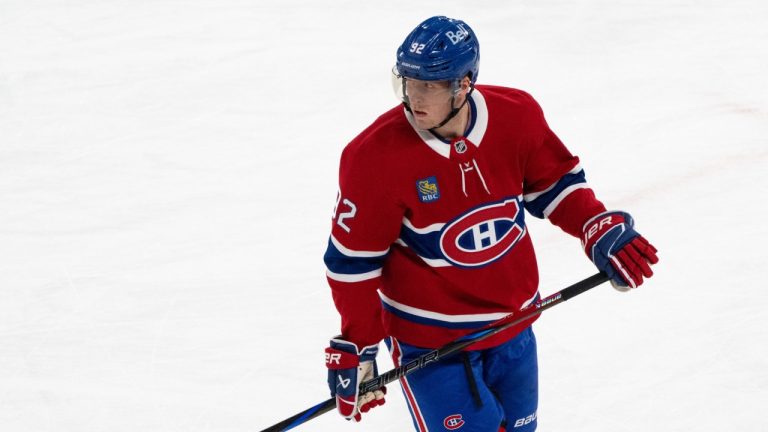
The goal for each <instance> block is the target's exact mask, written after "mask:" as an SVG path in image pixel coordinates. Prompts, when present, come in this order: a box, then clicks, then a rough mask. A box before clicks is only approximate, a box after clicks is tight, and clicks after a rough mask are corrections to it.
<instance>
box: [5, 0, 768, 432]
mask: <svg viewBox="0 0 768 432" xmlns="http://www.w3.org/2000/svg"><path fill="white" fill-rule="evenodd" d="M435 14H446V15H449V16H454V17H459V18H463V19H464V20H466V21H467V22H469V23H470V25H472V26H473V28H474V29H475V31H476V32H477V34H478V37H479V40H480V42H481V44H482V66H481V69H480V78H479V81H480V83H487V84H499V85H507V86H512V87H517V88H521V89H524V90H526V91H528V92H530V93H532V94H533V95H534V96H535V97H536V98H537V99H538V101H539V102H540V103H541V105H542V106H543V108H544V111H545V113H546V115H547V118H548V120H549V122H550V125H551V126H552V128H553V129H554V130H555V131H556V132H557V133H558V135H559V136H560V137H561V138H562V139H563V141H564V142H565V143H566V144H567V145H568V146H569V148H570V149H571V150H572V151H573V152H574V153H576V154H578V155H579V156H580V157H581V159H582V164H583V166H584V167H585V168H586V172H587V176H588V180H589V182H590V184H591V185H592V187H593V188H594V189H595V190H596V191H597V193H598V196H599V197H600V198H601V199H602V200H603V201H604V202H605V203H606V204H607V205H608V207H609V208H615V209H625V210H627V211H629V212H631V213H632V214H633V215H634V216H635V219H636V220H637V229H638V230H639V231H640V232H641V233H643V234H644V235H645V236H646V237H647V238H648V239H650V240H651V241H652V242H653V243H655V244H656V246H657V247H658V248H659V255H660V257H661V262H660V264H659V265H658V266H656V268H655V270H656V276H655V277H654V278H653V279H652V280H651V281H649V282H648V283H647V284H646V285H644V286H643V287H642V288H641V289H639V290H636V291H635V292H631V293H629V294H620V293H618V292H615V291H614V290H613V289H611V288H610V287H609V286H608V285H604V286H601V287H599V288H597V289H595V290H592V291H590V292H588V293H585V294H584V295H582V296H580V297H577V298H576V299H573V300H572V301H570V302H568V303H565V304H563V305H561V306H558V307H556V308H554V309H552V310H550V311H547V312H546V313H545V314H544V315H543V316H542V318H541V319H540V320H539V322H538V323H537V324H536V326H535V330H536V332H537V335H538V340H539V355H540V366H541V400H540V409H539V416H540V429H539V430H541V431H612V432H613V431H702V432H703V431H726V430H727V431H768V420H766V417H765V414H764V411H765V409H766V407H768V360H767V359H766V356H767V355H768V348H767V346H768V322H767V321H768V320H767V319H766V318H768V284H767V283H766V282H765V280H766V278H765V275H766V271H768V262H767V261H766V258H767V255H768V254H766V245H765V243H766V242H767V241H768V229H767V228H766V224H767V222H766V217H765V212H766V210H768V205H766V199H768V198H767V196H766V193H767V192H768V191H767V190H766V181H768V178H767V177H768V138H766V137H767V136H768V84H767V83H768V25H766V23H768V3H766V2H765V1H761V0H753V1H744V0H732V1H727V0H718V1H714V0H701V1H693V0H667V1H662V0H648V1H628V0H617V1H600V0H584V1H564V0H541V1H534V0H525V1H478V2H465V1H462V2H460V1H402V0H390V1H387V2H375V1H370V2H364V1H328V2H319V1H309V0H304V1H300V0H287V1H277V0H271V1H245V0H218V1H214V0H190V1H172V0H157V1H117V0H101V1H95V0H61V1H52V0H0V431H3V432H6V431H13V432H30V431H35V432H36V431H40V432H43V431H55V432H61V431H76V432H86V431H94V432H95V431H99V432H101V431H109V432H120V431H125V432H136V431H168V432H172V431H179V432H181V431H184V432H192V431H259V430H261V429H263V428H265V427H267V426H269V425H271V424H273V423H275V422H277V421H279V420H282V419H283V418H286V417H288V416H290V415H292V414H294V413H296V412H299V411H301V410H303V409H305V408H308V407H309V406H311V405H313V404H315V403H318V402H321V401H323V400H325V399H326V398H327V396H328V392H327V388H326V384H325V366H324V365H323V358H322V351H323V349H324V347H325V346H326V343H327V340H328V338H329V337H330V336H332V335H334V334H335V333H336V332H337V331H338V316H337V314H336V311H335V309H334V307H333V304H332V301H331V298H330V295H329V289H328V288H327V286H326V282H325V277H324V267H323V263H322V259H321V258H322V254H323V252H324V250H325V246H326V241H327V235H328V232H329V229H330V216H331V210H332V208H333V204H334V199H335V196H336V172H337V164H338V157H339V154H340V151H341V149H342V148H343V146H344V145H345V144H346V143H347V142H348V141H349V140H350V139H352V138H353V137H354V136H355V135H356V134H357V133H358V132H360V131H361V130H362V129H363V128H364V127H365V126H367V125H368V124H369V123H370V122H372V121H373V120H374V119H375V118H376V116H377V115H379V114H380V113H381V112H383V111H385V110H387V109H388V108H390V107H392V106H394V105H395V104H396V101H395V99H394V97H393V96H392V94H391V90H390V84H389V70H390V68H391V66H392V65H393V63H394V52H395V49H396V46H397V45H398V44H399V43H400V41H402V39H403V37H404V36H405V35H406V34H407V33H408V31H410V30H411V29H412V28H413V27H414V26H415V25H416V24H418V23H419V22H420V21H421V20H422V19H424V18H426V17H428V16H431V15H435ZM528 220H529V223H530V227H531V228H530V231H531V235H532V237H533V240H534V244H535V245H536V247H537V252H538V256H539V259H540V272H541V290H542V293H543V294H544V295H547V294H550V293H552V292H554V291H556V290H558V289H560V288H562V287H564V286H566V285H568V284H570V283H572V282H575V281H577V280H579V279H582V278H584V277H586V276H589V275H591V274H592V273H594V271H595V270H594V268H593V267H592V265H591V263H589V261H588V260H587V259H586V258H585V257H584V256H583V254H582V252H581V250H580V248H579V243H578V241H577V240H576V239H573V238H570V237H568V236H567V235H565V234H563V233H562V232H561V231H560V230H559V229H557V228H555V227H553V226H551V225H550V224H549V223H548V222H546V221H543V222H542V221H538V220H534V218H532V217H529V218H528ZM382 346H383V345H382ZM380 366H381V367H382V369H389V368H390V367H391V362H390V361H388V360H387V356H386V355H381V356H380ZM390 390H391V391H390V393H389V394H390V396H389V398H388V404H387V405H385V406H384V407H382V408H379V409H377V410H376V411H375V412H373V413H372V414H371V415H370V416H367V418H366V419H365V421H364V423H362V424H360V425H355V424H351V423H348V422H345V421H343V420H340V419H339V418H337V416H336V415H335V414H333V413H329V414H326V415H324V416H322V417H320V418H318V419H315V420H312V421H311V422H309V423H307V424H305V425H304V426H303V427H302V428H301V429H296V430H306V431H352V430H360V431H363V430H365V431H407V430H411V429H410V428H411V423H410V418H409V416H408V414H407V409H406V407H405V404H404V400H403V397H402V394H401V393H400V390H399V388H398V386H397V385H392V386H391V387H390Z"/></svg>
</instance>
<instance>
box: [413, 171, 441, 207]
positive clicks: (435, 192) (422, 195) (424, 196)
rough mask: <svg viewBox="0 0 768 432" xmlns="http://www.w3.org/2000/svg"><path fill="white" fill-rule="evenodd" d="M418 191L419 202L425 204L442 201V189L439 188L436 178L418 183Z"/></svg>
mask: <svg viewBox="0 0 768 432" xmlns="http://www.w3.org/2000/svg"><path fill="white" fill-rule="evenodd" d="M416 189H417V190H418V191H419V200H420V201H421V202H423V203H428V202H433V201H437V200H438V199H440V189H439V188H438V187H437V177H435V176H432V177H427V178H425V179H421V180H419V181H417V182H416Z"/></svg>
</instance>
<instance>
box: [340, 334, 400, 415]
mask: <svg viewBox="0 0 768 432" xmlns="http://www.w3.org/2000/svg"><path fill="white" fill-rule="evenodd" d="M378 352H379V346H378V345H370V346H367V347H363V348H362V349H358V348H357V345H355V344H354V343H352V342H348V341H345V340H344V339H341V336H337V337H336V338H333V339H331V346H330V347H328V348H326V349H325V365H326V366H327V367H328V387H329V388H330V390H331V397H336V409H337V410H338V411H339V414H341V415H342V416H343V417H344V418H345V419H347V420H355V421H356V422H359V421H360V420H361V416H360V413H365V412H368V410H370V409H371V408H375V407H377V406H379V405H384V395H385V394H386V393H387V388H386V387H381V388H380V389H378V390H375V391H372V392H368V393H366V394H363V395H361V394H358V393H359V392H358V390H359V388H360V383H362V382H364V381H368V380H370V379H373V378H374V377H376V376H377V375H378V369H377V368H376V354H377V353H378Z"/></svg>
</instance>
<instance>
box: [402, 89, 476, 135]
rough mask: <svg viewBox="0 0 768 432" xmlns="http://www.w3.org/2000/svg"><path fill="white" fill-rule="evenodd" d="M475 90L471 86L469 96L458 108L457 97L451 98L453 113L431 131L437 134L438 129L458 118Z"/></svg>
mask: <svg viewBox="0 0 768 432" xmlns="http://www.w3.org/2000/svg"><path fill="white" fill-rule="evenodd" d="M474 89H475V86H473V85H471V84H470V86H469V91H468V92H467V95H466V96H465V97H464V102H462V103H461V105H460V106H459V107H458V108H454V107H453V104H454V102H456V95H453V96H451V112H449V113H448V115H447V116H445V118H444V119H443V121H441V122H440V124H438V125H437V126H434V127H432V128H430V129H429V131H430V132H432V133H437V132H436V129H440V128H441V127H443V126H445V124H446V123H448V122H449V121H451V119H453V118H454V117H456V114H458V113H459V111H461V109H462V108H464V105H466V104H467V101H468V100H469V96H470V95H471V94H472V91H473V90H474ZM409 108H410V107H409Z"/></svg>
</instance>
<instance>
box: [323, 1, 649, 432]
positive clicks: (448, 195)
mask: <svg viewBox="0 0 768 432" xmlns="http://www.w3.org/2000/svg"><path fill="white" fill-rule="evenodd" d="M479 59H480V54H479V44H478V40H477V37H476V36H475V33H474V32H473V31H472V29H471V28H470V27H469V26H468V25H467V24H466V23H464V22H462V21H460V20H455V19H450V18H447V17H443V16H436V17H432V18H429V19H427V20H426V21H424V22H423V23H421V24H419V26H418V27H416V28H415V29H414V30H413V31H412V32H411V33H410V34H409V35H408V36H407V37H406V39H405V41H404V42H403V43H402V45H401V46H400V47H399V49H398V50H397V62H396V65H395V67H394V68H393V75H394V78H393V82H394V84H395V88H396V92H397V96H398V97H399V98H400V99H401V101H402V106H398V107H396V108H393V109H391V110H389V111H388V112H386V113H384V114H383V115H382V116H381V117H379V118H378V119H377V120H376V121H375V122H374V123H373V124H371V125H370V126H369V127H368V128H367V129H365V130H364V131H363V132H362V133H361V134H360V135H358V136H357V137H356V138H355V139H354V140H352V142H350V143H349V144H348V145H347V146H346V148H345V149H344V152H343V154H342V156H341V162H340V169H339V188H340V191H339V195H338V197H337V202H336V208H335V210H334V217H333V228H332V231H331V236H330V239H329V242H328V249H327V252H326V254H325V263H326V265H327V269H328V271H327V277H328V282H329V284H330V286H331V291H332V295H333V300H334V302H335V305H336V308H337V309H338V311H339V313H340V314H341V335H339V336H337V337H335V338H333V339H332V340H331V342H330V347H329V348H328V349H327V350H326V366H327V367H328V383H329V386H330V389H331V393H332V395H335V397H336V402H337V408H338V411H339V412H340V413H341V415H342V416H344V417H345V418H347V419H355V420H357V421H359V420H360V418H361V414H360V413H365V412H367V411H368V410H369V409H370V408H372V407H375V406H377V405H380V404H383V403H384V395H385V389H384V388H382V389H380V390H378V391H375V392H371V393H368V394H358V391H357V389H358V385H359V383H360V382H362V381H364V380H367V379H370V378H373V377H374V376H375V374H376V373H377V371H376V363H375V357H376V354H377V351H378V344H379V342H380V341H381V340H384V341H385V343H386V345H387V346H388V348H389V350H390V353H391V355H392V358H393V360H394V363H395V365H396V366H399V365H400V364H402V363H407V362H408V361H409V360H412V359H413V358H415V357H417V356H419V355H420V354H423V353H425V352H426V351H427V350H429V349H433V348H437V347H439V346H441V345H444V344H446V343H447V342H450V341H452V340H454V339H457V338H458V337H460V336H462V335H463V334H466V333H468V332H469V331H471V330H472V329H476V328H478V327H481V326H484V325H486V324H488V323H490V322H493V321H495V320H497V319H500V318H501V317H503V316H505V315H507V314H509V313H512V312H515V311H518V310H520V309H521V308H524V307H525V306H527V305H529V304H531V303H532V302H534V301H535V300H536V299H537V298H538V296H539V293H538V288H537V285H538V270H537V267H536V258H535V256H534V251H533V246H532V244H531V238H530V235H529V234H528V231H527V229H526V224H525V217H524V210H526V211H527V212H528V213H529V214H530V215H532V216H534V217H537V218H548V219H549V220H550V221H551V222H552V223H553V224H555V225H557V226H558V227H560V228H561V229H562V230H563V231H565V232H566V233H568V234H571V235H573V236H575V237H578V238H580V239H581V241H582V245H583V248H584V251H585V252H586V254H587V256H588V257H589V258H590V259H591V260H592V261H593V262H594V264H595V265H596V266H597V268H598V269H600V270H602V271H604V272H606V273H607V274H608V275H609V276H610V277H611V281H612V283H613V284H614V286H615V287H617V288H618V289H621V290H625V289H629V288H636V287H638V286H639V285H640V284H642V283H643V279H644V278H648V277H650V276H651V275H652V274H653V272H652V271H651V268H650V264H654V263H656V262H657V261H658V259H657V257H656V249H655V248H654V247H653V246H651V245H650V244H649V243H648V242H647V241H646V240H645V239H644V238H643V237H642V236H640V234H638V233H637V232H636V231H635V230H634V228H633V225H634V223H633V219H632V218H631V217H630V216H629V214H627V213H625V212H621V211H606V209H605V207H604V206H603V204H602V203H601V202H600V201H598V200H597V198H596V197H595V194H594V193H593V191H592V190H591V189H590V188H589V186H588V184H587V183H586V180H585V176H584V170H583V169H582V167H581V165H580V163H579V159H578V158H577V157H576V156H573V155H572V154H571V153H570V152H569V151H568V150H567V149H566V147H565V146H564V145H563V143H562V142H561V141H560V140H559V139H558V137H557V136H556V135H555V134H554V133H553V132H552V131H551V130H550V129H549V127H548V126H547V123H546V121H545V120H544V116H543V114H542V110H541V108H540V107H539V105H538V104H537V103H536V101H535V100H534V99H533V98H532V97H531V96H530V95H528V94H527V93H525V92H523V91H520V90H516V89H511V88H504V87H496V86H487V85H476V82H477V76H478V64H479ZM533 321H534V319H531V320H530V321H528V322H525V323H523V324H520V325H518V326H516V327H513V328H511V329H509V330H507V331H505V332H501V333H500V334H497V335H495V336H493V337H491V338H489V339H486V340H484V341H482V342H479V343H477V344H476V345H472V346H470V348H469V349H468V350H466V351H464V352H462V353H461V354H459V355H456V356H453V357H451V358H447V359H443V360H441V361H440V362H439V363H436V364H434V365H432V366H430V367H428V368H425V369H424V370H420V371H418V372H416V373H414V374H412V375H409V376H408V377H406V378H402V379H401V380H400V383H401V387H402V390H403V392H404V394H405V398H406V400H407V402H408V406H409V409H410V412H411V416H412V419H413V423H414V426H415V428H416V430H418V431H427V430H431V431H437V430H455V429H459V428H461V430H462V431H483V432H487V431H504V430H509V431H512V430H515V431H521V432H523V431H533V430H535V429H536V424H537V420H536V418H537V413H536V410H537V403H538V366H537V355H536V340H535V338H534V334H533V332H532V330H531V324H532V322H533Z"/></svg>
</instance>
